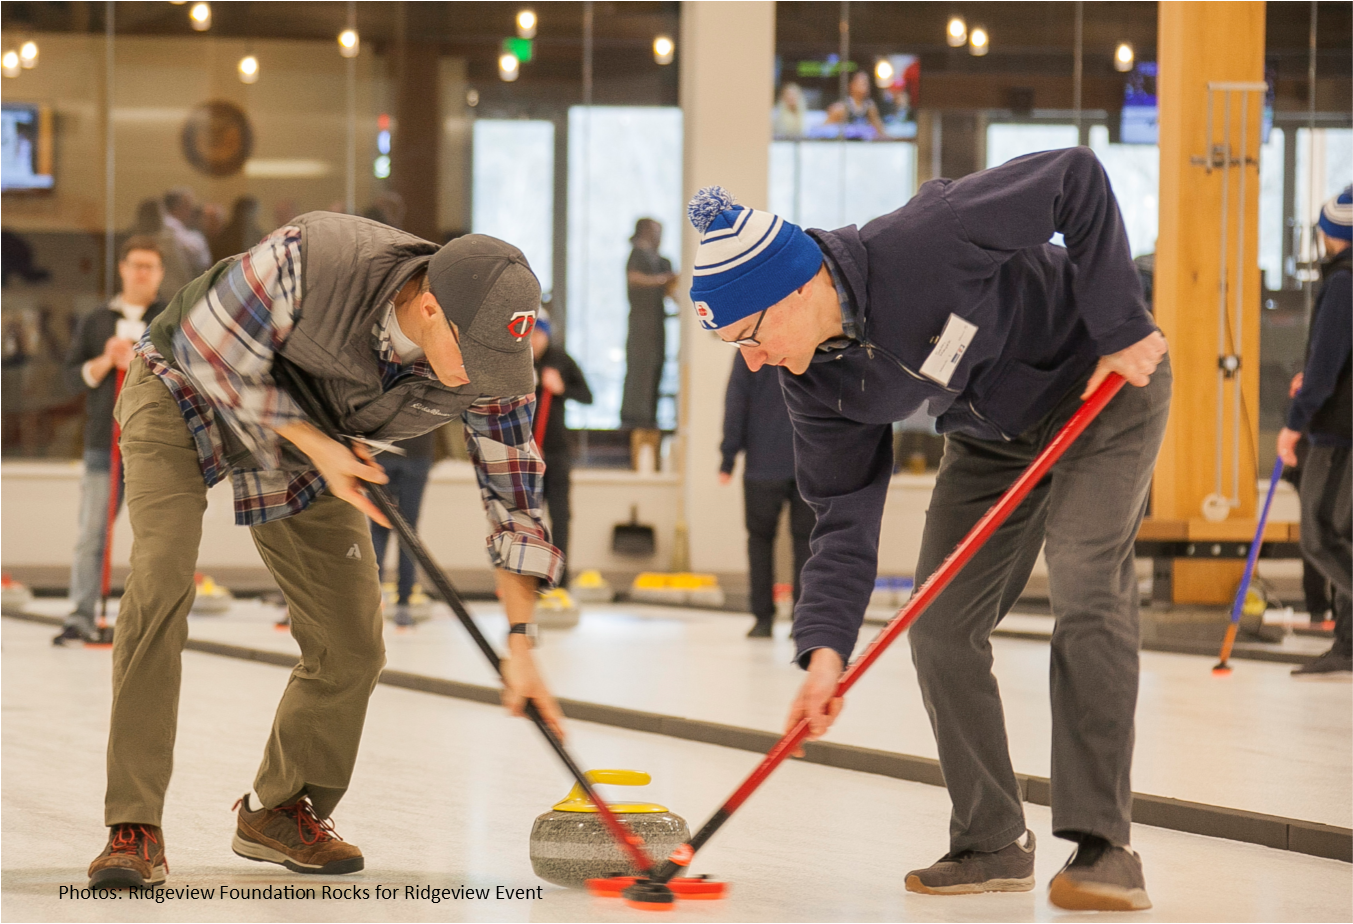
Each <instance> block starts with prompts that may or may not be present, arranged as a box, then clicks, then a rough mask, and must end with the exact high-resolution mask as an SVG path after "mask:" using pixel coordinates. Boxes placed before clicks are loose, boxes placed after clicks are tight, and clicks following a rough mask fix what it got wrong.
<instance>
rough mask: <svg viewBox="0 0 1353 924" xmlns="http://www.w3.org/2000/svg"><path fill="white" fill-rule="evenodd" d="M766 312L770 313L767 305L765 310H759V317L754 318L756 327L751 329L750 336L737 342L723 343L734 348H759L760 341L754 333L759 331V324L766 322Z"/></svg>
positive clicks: (727, 341) (728, 341) (726, 341)
mask: <svg viewBox="0 0 1353 924" xmlns="http://www.w3.org/2000/svg"><path fill="white" fill-rule="evenodd" d="M767 311H770V306H769V305H767V306H766V307H765V308H762V309H761V313H760V314H759V315H757V317H756V326H755V327H753V328H752V332H751V333H750V334H748V335H747V336H746V337H742V338H741V339H738V340H725V341H724V343H727V344H729V345H730V346H735V347H759V346H761V341H760V340H757V339H756V332H757V331H759V330H760V329H761V322H762V321H764V320H766V312H767Z"/></svg>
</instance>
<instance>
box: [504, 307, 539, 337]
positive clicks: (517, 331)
mask: <svg viewBox="0 0 1353 924" xmlns="http://www.w3.org/2000/svg"><path fill="white" fill-rule="evenodd" d="M535 326H536V313H535V312H534V311H518V312H516V313H515V314H513V315H512V320H510V321H508V322H507V332H508V333H509V334H511V335H512V336H514V337H516V338H517V339H518V340H522V339H524V338H526V337H528V336H530V334H531V331H532V330H534V329H535Z"/></svg>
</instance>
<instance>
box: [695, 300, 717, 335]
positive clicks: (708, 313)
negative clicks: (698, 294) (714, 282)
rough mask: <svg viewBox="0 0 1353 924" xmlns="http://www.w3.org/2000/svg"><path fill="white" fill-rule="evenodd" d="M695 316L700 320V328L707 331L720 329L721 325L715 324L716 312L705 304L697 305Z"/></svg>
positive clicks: (699, 303)
mask: <svg viewBox="0 0 1353 924" xmlns="http://www.w3.org/2000/svg"><path fill="white" fill-rule="evenodd" d="M695 316H696V317H697V318H699V319H700V326H701V327H703V328H704V329H705V330H718V329H719V325H717V324H715V323H714V312H713V311H712V310H710V307H709V305H707V304H705V303H704V302H696V303H695Z"/></svg>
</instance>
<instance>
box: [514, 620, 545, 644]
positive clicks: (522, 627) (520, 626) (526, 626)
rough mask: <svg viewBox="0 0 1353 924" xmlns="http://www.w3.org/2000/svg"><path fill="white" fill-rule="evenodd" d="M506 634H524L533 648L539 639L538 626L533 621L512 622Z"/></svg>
mask: <svg viewBox="0 0 1353 924" xmlns="http://www.w3.org/2000/svg"><path fill="white" fill-rule="evenodd" d="M507 634H508V635H524V636H526V637H527V638H528V639H529V640H530V642H531V647H532V648H534V647H536V645H537V644H538V643H539V641H540V628H539V627H538V626H537V625H536V624H535V623H533V622H514V623H513V624H512V628H511V629H508V630H507Z"/></svg>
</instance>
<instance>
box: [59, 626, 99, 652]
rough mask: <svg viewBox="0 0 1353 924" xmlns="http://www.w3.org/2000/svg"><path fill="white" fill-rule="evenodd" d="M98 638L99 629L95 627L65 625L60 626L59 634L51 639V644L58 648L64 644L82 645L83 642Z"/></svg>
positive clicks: (95, 640) (94, 640) (93, 640)
mask: <svg viewBox="0 0 1353 924" xmlns="http://www.w3.org/2000/svg"><path fill="white" fill-rule="evenodd" d="M98 640H99V631H98V630H97V629H94V628H89V629H86V628H84V627H82V626H77V625H65V626H62V627H61V634H60V635H58V636H57V637H56V638H54V639H52V644H53V645H56V646H57V647H58V648H59V647H62V646H64V645H83V644H84V643H85V642H97V641H98Z"/></svg>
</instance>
